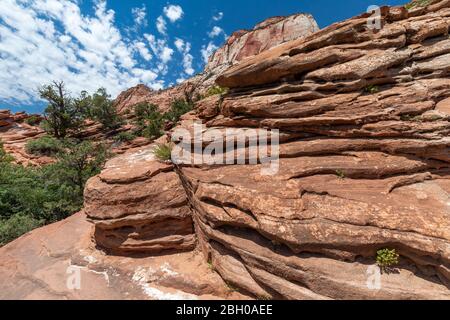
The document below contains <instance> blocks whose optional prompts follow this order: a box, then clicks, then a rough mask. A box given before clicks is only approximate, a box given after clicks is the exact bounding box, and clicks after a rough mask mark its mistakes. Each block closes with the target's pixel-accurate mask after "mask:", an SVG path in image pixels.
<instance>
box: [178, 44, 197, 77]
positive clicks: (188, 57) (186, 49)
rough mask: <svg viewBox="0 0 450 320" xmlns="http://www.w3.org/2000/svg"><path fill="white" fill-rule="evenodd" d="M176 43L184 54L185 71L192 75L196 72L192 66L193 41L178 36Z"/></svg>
mask: <svg viewBox="0 0 450 320" xmlns="http://www.w3.org/2000/svg"><path fill="white" fill-rule="evenodd" d="M174 44H175V47H176V48H177V50H178V51H179V52H180V53H181V54H182V55H183V68H184V72H185V73H186V74H187V75H189V76H192V75H193V74H194V72H195V70H194V68H193V67H192V64H193V62H194V57H193V56H192V54H190V52H191V43H190V42H185V41H184V40H183V39H180V38H176V39H175V42H174Z"/></svg>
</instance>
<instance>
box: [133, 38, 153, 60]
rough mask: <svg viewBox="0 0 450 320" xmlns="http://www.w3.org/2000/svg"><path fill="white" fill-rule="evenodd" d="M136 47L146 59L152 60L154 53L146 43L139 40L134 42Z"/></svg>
mask: <svg viewBox="0 0 450 320" xmlns="http://www.w3.org/2000/svg"><path fill="white" fill-rule="evenodd" d="M134 47H135V48H136V50H137V51H138V52H139V54H140V55H141V57H142V58H143V59H144V60H145V61H150V60H151V59H152V55H151V54H150V52H149V50H148V49H147V47H146V46H145V43H143V42H141V41H138V42H136V43H135V44H134Z"/></svg>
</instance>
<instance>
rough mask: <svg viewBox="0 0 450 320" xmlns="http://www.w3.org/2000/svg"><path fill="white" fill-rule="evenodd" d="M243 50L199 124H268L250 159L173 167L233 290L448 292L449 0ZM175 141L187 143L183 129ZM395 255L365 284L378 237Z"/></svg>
mask: <svg viewBox="0 0 450 320" xmlns="http://www.w3.org/2000/svg"><path fill="white" fill-rule="evenodd" d="M367 17H368V15H362V16H359V17H355V18H353V19H349V20H347V21H344V22H341V23H337V24H334V25H332V26H330V27H328V28H326V29H324V30H321V31H319V32H316V33H315V34H313V35H311V36H309V37H306V38H304V39H299V40H294V41H290V42H287V43H285V44H282V45H280V46H278V47H275V48H273V49H270V50H267V51H265V52H263V53H261V54H259V55H257V56H255V57H252V58H248V59H245V60H243V61H242V62H241V63H239V64H237V65H235V66H233V67H231V68H230V69H228V70H227V71H226V72H224V73H223V74H222V75H221V76H220V77H219V78H218V80H217V82H218V84H219V85H221V86H226V87H229V88H230V89H231V90H230V92H229V93H228V94H227V95H225V96H223V97H222V98H220V99H217V98H209V99H206V100H204V101H202V102H200V103H199V105H198V109H197V111H198V116H199V117H200V118H201V119H202V120H203V122H204V123H205V124H206V126H207V127H209V129H207V130H206V131H208V130H210V131H211V130H219V131H220V132H225V129H227V128H228V129H231V128H234V129H247V130H248V129H256V130H265V129H279V130H280V133H281V136H280V141H281V145H280V157H281V159H280V163H279V171H278V173H277V174H276V175H274V176H264V175H262V174H261V172H262V171H261V166H262V165H261V164H255V165H249V164H247V165H234V166H208V165H203V166H200V167H190V166H188V165H186V164H184V165H181V166H180V167H178V168H177V172H178V174H179V175H180V177H181V179H182V181H183V186H184V188H185V189H186V191H187V194H188V198H189V201H190V203H191V206H192V208H193V217H194V224H195V228H196V233H197V236H198V241H199V246H200V248H201V249H202V250H203V252H204V254H205V257H206V259H207V260H209V261H210V263H211V264H212V266H213V267H214V268H215V270H216V271H217V272H218V273H219V274H220V275H221V276H222V277H223V278H224V279H226V280H227V281H229V282H230V283H232V284H233V285H234V286H236V287H238V288H240V289H241V290H242V291H244V292H250V293H252V294H254V295H255V296H257V297H260V298H269V297H272V298H285V299H361V298H363V299H367V298H370V299H372V298H380V299H417V298H420V299H424V298H425V299H436V298H437V299H449V298H450V290H449V288H450V219H449V217H450V138H449V132H450V113H449V110H448V105H449V101H450V98H449V97H450V79H449V76H448V75H449V71H450V69H449V66H450V65H449V62H450V58H449V56H448V55H449V54H450V49H449V47H448V44H449V43H450V42H449V41H450V38H449V36H448V31H449V26H450V3H449V2H448V1H433V3H432V5H430V6H428V7H425V8H414V9H412V10H411V11H408V10H406V9H405V8H403V7H395V8H387V7H384V8H382V25H383V28H382V29H381V30H379V31H378V32H372V31H371V30H369V29H368V28H367ZM184 143H186V141H184ZM383 248H392V249H396V251H397V252H398V253H399V254H400V263H399V264H398V265H397V266H396V267H395V270H394V273H390V274H383V275H382V279H381V283H382V284H381V288H380V289H379V290H372V289H369V287H368V286H367V279H368V274H367V272H369V271H368V270H370V269H368V268H369V267H370V266H371V265H374V264H375V258H376V252H377V250H379V249H383Z"/></svg>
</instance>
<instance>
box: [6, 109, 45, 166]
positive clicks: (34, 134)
mask: <svg viewBox="0 0 450 320" xmlns="http://www.w3.org/2000/svg"><path fill="white" fill-rule="evenodd" d="M28 117H29V115H27V114H25V113H22V112H21V113H16V114H12V113H11V112H10V111H9V110H0V142H2V143H3V147H4V149H5V151H6V152H7V153H9V154H10V155H12V156H13V157H14V161H15V162H16V163H19V164H23V165H30V164H31V165H43V164H46V163H49V162H51V161H52V160H51V159H50V158H48V157H37V156H33V155H30V154H28V153H27V152H26V151H25V145H26V143H27V142H28V141H29V140H30V139H36V138H38V137H40V136H42V135H43V134H44V131H43V130H42V129H41V128H40V127H38V126H31V125H29V124H27V123H25V122H24V120H25V119H27V118H28Z"/></svg>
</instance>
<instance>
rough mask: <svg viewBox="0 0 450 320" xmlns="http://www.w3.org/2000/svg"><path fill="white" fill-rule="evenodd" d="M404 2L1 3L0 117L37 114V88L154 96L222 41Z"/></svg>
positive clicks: (39, 0) (191, 70)
mask: <svg viewBox="0 0 450 320" xmlns="http://www.w3.org/2000/svg"><path fill="white" fill-rule="evenodd" d="M405 2H406V0H380V1H377V0H345V1H336V0H314V1H310V0H282V1H274V0H239V1H236V0H228V1H223V0H209V1H206V0H174V1H158V0H127V1H124V0H78V1H77V0H65V1H64V0H2V7H1V9H0V109H12V110H14V111H21V110H25V111H28V112H41V111H42V110H43V108H44V107H45V104H44V103H43V102H42V101H40V100H39V99H38V97H37V88H38V87H39V85H41V84H44V83H48V82H50V81H52V80H64V81H65V82H66V84H67V87H68V88H69V90H70V91H71V92H73V93H74V94H77V93H78V92H79V91H81V90H83V89H86V90H88V91H90V92H92V91H94V90H95V89H96V88H99V87H105V88H107V89H108V91H109V92H110V93H111V94H112V95H113V96H115V95H117V94H118V93H119V92H120V91H122V90H124V89H126V88H129V87H131V86H133V85H136V84H138V83H145V84H147V85H148V86H150V87H152V88H154V89H159V88H165V87H168V86H170V85H174V84H176V83H177V82H180V81H182V80H183V79H187V78H189V77H190V76H192V75H193V74H195V73H198V72H200V71H201V70H202V69H203V67H204V64H205V60H206V59H207V57H208V55H209V54H211V53H212V52H213V50H214V49H215V48H217V47H219V46H221V45H222V44H223V43H224V41H225V39H226V36H227V35H230V34H231V33H232V32H233V31H236V30H238V29H251V28H253V26H254V25H255V24H257V23H259V22H261V21H262V20H264V19H266V18H268V17H271V16H278V15H282V16H283V15H290V14H294V13H299V12H305V13H311V14H312V15H313V16H314V18H315V19H316V21H317V22H318V24H319V26H320V27H321V28H323V27H326V26H328V25H330V24H331V23H333V22H337V21H341V20H344V19H346V18H350V17H352V16H354V15H357V14H360V13H362V12H364V11H366V9H367V7H368V6H370V5H398V4H403V3H405Z"/></svg>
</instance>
